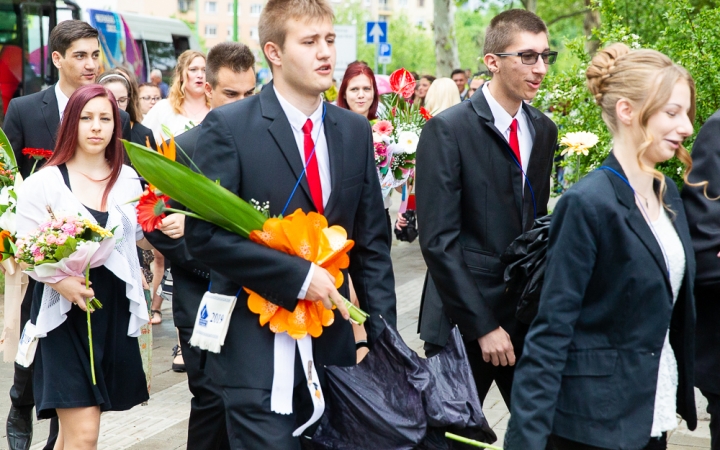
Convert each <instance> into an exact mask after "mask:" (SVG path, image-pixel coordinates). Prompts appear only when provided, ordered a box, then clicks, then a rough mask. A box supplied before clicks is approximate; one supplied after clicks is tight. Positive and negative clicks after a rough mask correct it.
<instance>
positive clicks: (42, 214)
mask: <svg viewBox="0 0 720 450" xmlns="http://www.w3.org/2000/svg"><path fill="white" fill-rule="evenodd" d="M140 194H142V188H141V186H140V182H139V181H138V175H137V173H136V172H135V171H134V170H133V169H131V168H130V167H128V166H123V167H122V169H121V171H120V176H119V178H118V180H117V182H115V185H114V186H113V188H112V190H111V191H110V195H109V196H108V199H107V209H108V213H109V214H108V221H107V224H106V227H105V228H107V229H108V230H112V229H113V227H117V228H116V229H115V239H116V242H115V249H114V250H113V252H112V253H111V254H110V257H109V258H108V259H107V261H106V262H105V264H104V265H105V267H107V268H108V269H109V270H110V271H111V272H112V273H114V274H115V276H117V277H118V278H120V279H121V280H122V281H124V282H125V295H126V296H127V298H128V299H129V300H130V324H129V326H128V331H127V334H128V336H132V337H137V336H140V327H141V326H142V325H143V324H146V323H147V322H148V320H149V317H148V311H147V303H146V302H145V296H144V294H143V289H142V281H141V279H140V276H141V275H140V263H139V261H138V256H137V249H136V244H135V243H136V241H138V240H140V239H142V238H143V232H142V228H141V227H140V225H139V224H138V222H137V216H136V213H135V204H134V203H132V204H130V203H128V202H129V201H130V200H133V199H136V198H138V197H139V196H140ZM17 197H18V201H17V236H18V237H23V236H26V235H27V234H29V233H31V232H32V231H34V230H35V229H37V227H38V226H39V225H40V224H41V223H43V222H45V221H47V219H48V212H47V208H46V206H47V205H49V206H50V207H51V208H52V210H53V212H55V213H56V214H62V215H66V214H76V213H80V215H81V216H82V217H84V218H86V219H89V220H90V221H92V222H93V223H97V221H96V220H95V218H94V217H93V215H92V214H91V213H90V212H89V211H88V210H87V208H85V206H83V204H82V203H80V201H79V200H78V199H77V197H75V195H74V194H73V193H72V192H71V191H70V189H68V187H67V186H66V185H65V182H64V181H63V177H62V174H61V173H60V169H58V168H57V167H45V168H43V169H41V170H39V171H38V172H36V173H35V174H33V175H32V176H30V177H29V178H28V179H27V180H25V181H24V182H23V184H22V185H21V186H20V188H18V190H17ZM100 301H101V302H102V301H103V299H100ZM71 307H72V303H70V302H69V301H68V300H67V299H65V298H64V297H62V296H61V295H60V294H58V293H57V291H55V290H53V289H52V288H51V287H49V286H47V285H45V289H44V291H43V297H42V304H41V306H40V312H39V314H38V317H37V320H36V321H35V322H36V323H35V327H36V333H35V334H36V336H37V337H45V336H46V335H47V333H48V332H50V331H52V330H54V329H55V328H57V327H58V326H60V324H62V323H63V322H64V321H65V319H66V318H67V312H68V311H70V308H71Z"/></svg>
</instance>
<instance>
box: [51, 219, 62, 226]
mask: <svg viewBox="0 0 720 450" xmlns="http://www.w3.org/2000/svg"><path fill="white" fill-rule="evenodd" d="M51 225H52V227H53V228H60V227H61V226H62V225H63V221H62V220H59V219H55V220H53V221H52V224H51Z"/></svg>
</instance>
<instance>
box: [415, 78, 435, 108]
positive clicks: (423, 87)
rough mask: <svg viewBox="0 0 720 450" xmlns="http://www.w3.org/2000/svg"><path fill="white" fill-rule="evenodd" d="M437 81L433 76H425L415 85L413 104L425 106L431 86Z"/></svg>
mask: <svg viewBox="0 0 720 450" xmlns="http://www.w3.org/2000/svg"><path fill="white" fill-rule="evenodd" d="M433 81H435V77H434V76H432V75H423V76H421V77H420V79H419V80H418V81H417V83H415V95H414V96H413V104H417V105H419V106H425V96H426V95H427V91H428V89H430V85H431V84H432V82H433Z"/></svg>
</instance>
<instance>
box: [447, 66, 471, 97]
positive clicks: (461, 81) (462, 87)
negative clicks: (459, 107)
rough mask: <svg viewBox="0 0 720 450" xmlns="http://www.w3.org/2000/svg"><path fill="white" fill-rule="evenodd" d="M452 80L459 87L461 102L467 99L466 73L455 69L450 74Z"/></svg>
mask: <svg viewBox="0 0 720 450" xmlns="http://www.w3.org/2000/svg"><path fill="white" fill-rule="evenodd" d="M450 78H452V80H453V81H454V82H455V85H456V86H457V87H458V92H459V93H460V101H463V100H465V99H466V98H467V80H468V79H467V75H466V74H465V71H464V70H462V69H455V70H453V71H452V73H451V74H450Z"/></svg>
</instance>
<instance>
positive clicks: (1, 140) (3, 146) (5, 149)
mask: <svg viewBox="0 0 720 450" xmlns="http://www.w3.org/2000/svg"><path fill="white" fill-rule="evenodd" d="M0 152H2V153H3V155H5V160H6V161H9V162H10V164H11V165H12V166H13V167H17V161H16V160H15V153H14V152H13V148H12V146H11V145H10V141H9V140H8V138H7V136H6V135H5V132H4V131H3V130H1V129H0Z"/></svg>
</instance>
